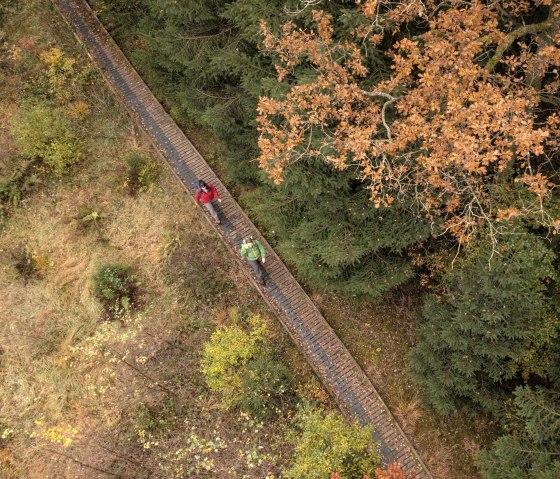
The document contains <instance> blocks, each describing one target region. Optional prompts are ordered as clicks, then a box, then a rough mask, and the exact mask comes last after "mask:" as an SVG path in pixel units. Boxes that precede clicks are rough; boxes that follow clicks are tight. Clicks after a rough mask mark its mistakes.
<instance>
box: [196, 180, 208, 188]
mask: <svg viewBox="0 0 560 479" xmlns="http://www.w3.org/2000/svg"><path fill="white" fill-rule="evenodd" d="M198 184H199V185H200V187H201V188H202V189H203V190H208V189H209V188H208V185H207V184H206V182H205V181H202V180H198Z"/></svg>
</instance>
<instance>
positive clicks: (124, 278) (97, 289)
mask: <svg viewBox="0 0 560 479" xmlns="http://www.w3.org/2000/svg"><path fill="white" fill-rule="evenodd" d="M137 286H138V284H137V282H136V278H135V277H134V275H133V274H132V270H131V268H130V267H128V266H126V265H124V264H121V263H116V264H108V265H102V266H100V267H99V268H98V269H97V271H96V272H95V274H94V275H93V290H94V293H95V296H96V297H97V298H98V299H99V300H100V301H101V303H102V304H103V306H104V308H105V310H106V311H107V312H109V313H112V314H113V315H117V314H119V313H122V312H124V311H128V310H129V309H130V307H131V306H132V304H133V302H134V300H135V296H136V294H137Z"/></svg>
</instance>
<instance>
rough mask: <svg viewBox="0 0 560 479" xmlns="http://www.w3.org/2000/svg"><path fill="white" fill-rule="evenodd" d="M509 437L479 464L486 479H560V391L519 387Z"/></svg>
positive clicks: (479, 458)
mask: <svg viewBox="0 0 560 479" xmlns="http://www.w3.org/2000/svg"><path fill="white" fill-rule="evenodd" d="M514 404H515V409H516V410H515V415H514V417H513V418H512V420H510V421H509V424H508V427H507V430H509V431H510V433H509V434H507V435H505V436H502V437H500V438H499V439H498V440H497V441H496V442H495V443H494V446H493V447H492V449H491V450H490V451H484V452H482V453H481V454H480V455H479V457H478V461H477V462H478V465H479V467H480V468H481V469H482V471H483V474H484V477H485V478H486V479H557V478H558V477H560V392H559V391H558V388H556V390H555V391H554V390H551V389H546V388H543V387H537V388H529V387H519V388H517V389H516V391H515V397H514Z"/></svg>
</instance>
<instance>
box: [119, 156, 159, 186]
mask: <svg viewBox="0 0 560 479" xmlns="http://www.w3.org/2000/svg"><path fill="white" fill-rule="evenodd" d="M126 167H127V170H126V176H125V186H126V187H127V188H128V192H129V194H130V195H131V196H135V195H137V194H138V193H141V192H143V191H147V190H149V189H150V188H151V187H152V185H153V184H154V183H155V182H156V181H157V179H158V177H159V174H160V170H159V163H158V162H157V161H155V160H154V159H153V158H151V157H149V156H143V155H140V154H138V153H131V154H130V155H128V157H127V159H126Z"/></svg>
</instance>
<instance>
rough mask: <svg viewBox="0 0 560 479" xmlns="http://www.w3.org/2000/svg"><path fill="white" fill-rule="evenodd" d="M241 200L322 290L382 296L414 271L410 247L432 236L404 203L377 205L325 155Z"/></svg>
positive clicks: (300, 270)
mask: <svg viewBox="0 0 560 479" xmlns="http://www.w3.org/2000/svg"><path fill="white" fill-rule="evenodd" d="M242 200H243V206H244V207H245V208H246V209H248V210H249V211H252V212H253V213H254V216H256V217H257V218H259V220H261V221H262V222H263V223H264V224H265V225H266V228H267V233H268V236H269V237H271V238H274V240H275V242H276V250H277V251H279V252H280V254H281V256H282V257H283V258H284V259H285V260H287V261H288V262H289V263H291V264H292V265H293V266H294V268H295V270H296V273H297V276H298V277H299V278H300V280H303V281H305V282H307V283H308V284H310V285H311V286H313V287H314V288H316V289H320V290H322V291H334V292H342V293H346V294H350V295H354V296H367V297H369V298H378V297H379V296H380V295H381V294H383V293H384V292H386V291H387V290H389V289H391V288H393V287H395V286H398V285H400V284H402V283H404V282H405V281H407V280H408V279H409V278H411V277H412V276H413V275H414V269H413V267H412V266H411V264H410V261H409V260H408V258H407V257H406V254H405V251H406V249H407V247H408V246H409V245H410V244H412V243H415V242H417V241H418V240H419V239H423V238H427V237H428V236H429V234H430V228H429V225H428V224H427V223H426V222H425V221H422V220H421V219H419V218H418V215H416V214H414V213H413V212H412V211H410V210H407V209H406V208H405V205H404V204H400V205H396V206H394V207H392V208H389V209H385V208H379V209H375V208H373V206H372V204H371V201H370V200H369V198H368V194H367V192H366V191H365V189H364V188H363V186H362V185H361V184H360V183H359V182H357V181H356V180H355V172H353V171H351V170H348V171H345V172H340V171H337V170H334V169H333V168H331V167H329V166H328V165H326V164H324V163H322V162H320V161H317V162H316V163H311V162H310V161H305V162H303V161H302V162H300V163H299V164H297V165H294V166H292V167H290V168H289V169H288V170H287V172H286V175H285V181H284V182H283V183H282V184H281V185H279V186H275V187H273V186H263V187H261V188H258V189H256V190H254V191H253V192H252V193H249V194H246V195H244V197H243V199H242Z"/></svg>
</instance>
